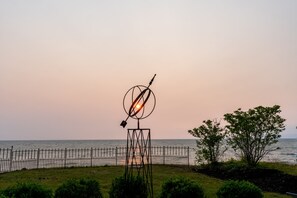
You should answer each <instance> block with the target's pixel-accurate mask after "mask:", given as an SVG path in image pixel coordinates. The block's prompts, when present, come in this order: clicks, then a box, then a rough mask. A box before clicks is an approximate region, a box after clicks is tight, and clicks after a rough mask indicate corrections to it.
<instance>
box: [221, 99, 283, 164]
mask: <svg viewBox="0 0 297 198" xmlns="http://www.w3.org/2000/svg"><path fill="white" fill-rule="evenodd" d="M280 112H281V110H280V106H278V105H274V106H273V107H263V106H258V107H255V108H254V109H249V110H248V111H242V110H241V109H238V110H236V111H234V112H233V113H227V114H225V115H224V119H225V120H226V121H227V122H228V124H227V125H226V128H227V131H228V139H227V140H228V144H229V145H231V147H232V148H233V149H234V150H235V151H236V150H240V151H241V154H242V158H243V160H244V161H246V162H247V163H248V165H252V166H253V165H256V164H257V163H258V162H259V161H260V160H261V159H262V158H263V157H264V156H265V155H267V154H268V153H269V152H270V151H272V149H271V148H268V146H270V145H272V144H274V143H276V142H278V138H280V137H281V135H280V132H282V131H283V130H284V129H285V126H284V122H285V119H283V118H282V117H281V116H280V115H279V113H280Z"/></svg>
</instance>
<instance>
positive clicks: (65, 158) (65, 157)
mask: <svg viewBox="0 0 297 198" xmlns="http://www.w3.org/2000/svg"><path fill="white" fill-rule="evenodd" d="M66 163H67V148H65V152H64V168H66Z"/></svg>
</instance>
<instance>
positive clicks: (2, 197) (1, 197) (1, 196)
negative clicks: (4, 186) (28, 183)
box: [0, 194, 8, 198]
mask: <svg viewBox="0 0 297 198" xmlns="http://www.w3.org/2000/svg"><path fill="white" fill-rule="evenodd" d="M0 198H8V197H6V196H5V195H3V194H0Z"/></svg>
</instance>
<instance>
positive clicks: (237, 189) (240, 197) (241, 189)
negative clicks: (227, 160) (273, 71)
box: [217, 180, 263, 198]
mask: <svg viewBox="0 0 297 198" xmlns="http://www.w3.org/2000/svg"><path fill="white" fill-rule="evenodd" d="M217 196H218V198H250V197H253V198H262V197H263V194H262V191H261V189H260V188H258V187H257V186H256V185H254V184H252V183H250V182H247V181H232V180H230V181H227V182H225V183H224V184H223V186H222V187H221V188H220V189H219V190H218V192H217Z"/></svg>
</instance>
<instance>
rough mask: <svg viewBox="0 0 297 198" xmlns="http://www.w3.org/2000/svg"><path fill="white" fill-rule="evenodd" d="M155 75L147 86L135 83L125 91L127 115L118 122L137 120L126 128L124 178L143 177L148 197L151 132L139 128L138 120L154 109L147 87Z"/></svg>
mask: <svg viewBox="0 0 297 198" xmlns="http://www.w3.org/2000/svg"><path fill="white" fill-rule="evenodd" d="M155 77H156V74H155V75H154V77H153V78H152V80H151V81H150V83H149V85H148V86H143V85H136V86H134V87H132V88H130V89H129V90H128V91H127V92H126V94H125V96H124V99H123V108H124V110H125V112H126V113H127V115H128V116H127V118H126V119H125V120H123V121H122V122H121V124H120V125H121V126H122V127H123V128H125V127H126V125H127V120H128V119H129V118H133V119H136V120H137V128H134V129H128V130H127V147H126V160H125V179H126V180H127V181H128V180H129V178H130V177H132V176H133V175H136V176H141V177H143V179H144V182H145V183H146V186H147V190H148V194H149V197H153V183H152V157H151V133H150V129H149V128H140V125H139V121H140V120H141V119H145V118H147V117H148V116H150V115H151V114H152V112H153V111H154V109H155V106H156V97H155V94H154V93H153V91H152V90H151V89H150V88H149V87H150V86H151V85H152V83H153V81H154V79H155Z"/></svg>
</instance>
